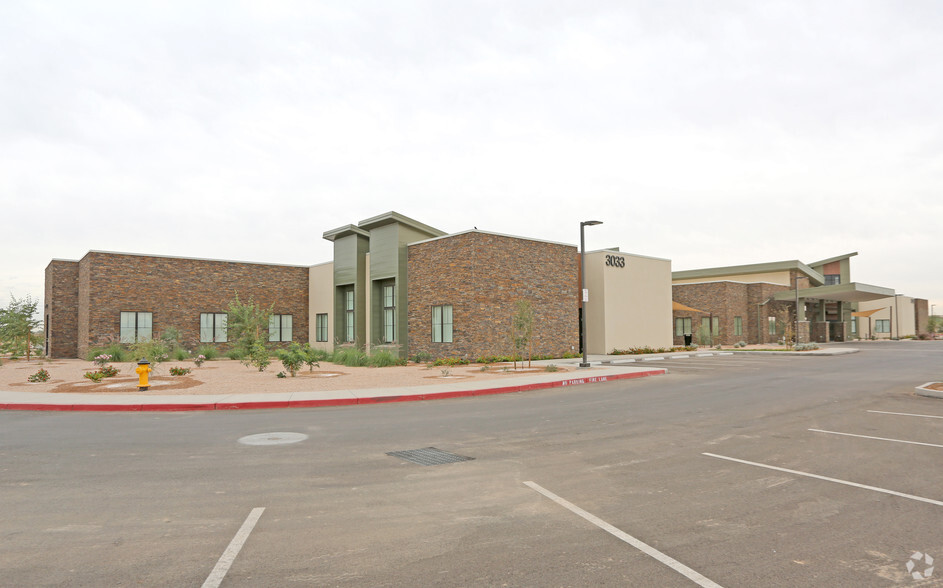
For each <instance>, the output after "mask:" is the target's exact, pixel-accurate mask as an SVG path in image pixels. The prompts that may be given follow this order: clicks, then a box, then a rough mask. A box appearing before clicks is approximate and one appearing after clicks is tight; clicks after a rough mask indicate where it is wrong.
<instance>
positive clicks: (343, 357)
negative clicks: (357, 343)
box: [332, 347, 367, 367]
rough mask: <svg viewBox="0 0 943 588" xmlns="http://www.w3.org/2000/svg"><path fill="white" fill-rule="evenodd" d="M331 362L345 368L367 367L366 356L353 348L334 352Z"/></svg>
mask: <svg viewBox="0 0 943 588" xmlns="http://www.w3.org/2000/svg"><path fill="white" fill-rule="evenodd" d="M332 361H333V362H334V363H336V364H339V365H343V366H347V367H363V366H365V365H367V354H366V353H364V352H363V351H361V350H359V349H357V348H355V347H344V348H341V349H338V350H337V351H335V352H334V358H333V359H332Z"/></svg>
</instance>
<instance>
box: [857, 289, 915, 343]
mask: <svg viewBox="0 0 943 588" xmlns="http://www.w3.org/2000/svg"><path fill="white" fill-rule="evenodd" d="M894 298H895V297H894V296H889V297H887V298H879V299H877V300H869V301H867V302H859V303H858V310H859V311H867V310H874V309H880V310H878V311H877V312H876V313H874V314H872V315H871V321H870V329H872V330H873V331H874V332H873V333H872V332H871V331H869V330H868V329H869V322H868V318H867V317H858V333H857V337H860V338H862V339H867V338H869V337H870V336H871V335H872V334H873V336H874V338H876V339H893V338H897V337H911V336H914V335H916V334H917V329H916V319H917V316H916V307H915V299H914V298H911V297H910V296H897V297H896V298H897V301H896V306H895V301H894ZM898 313H899V314H898ZM878 319H889V320H890V321H891V322H890V330H891V332H890V333H878V332H876V330H877V329H876V324H875V322H874V321H876V320H878Z"/></svg>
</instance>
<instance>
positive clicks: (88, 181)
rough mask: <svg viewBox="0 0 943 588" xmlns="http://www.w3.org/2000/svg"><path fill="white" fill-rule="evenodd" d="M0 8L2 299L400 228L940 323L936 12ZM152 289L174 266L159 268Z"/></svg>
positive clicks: (322, 255)
mask: <svg viewBox="0 0 943 588" xmlns="http://www.w3.org/2000/svg"><path fill="white" fill-rule="evenodd" d="M2 13H3V15H2V18H0V80H2V83H0V215H2V218H3V228H2V238H0V246H2V251H3V254H2V262H0V306H5V305H6V304H7V303H8V301H9V294H11V293H12V294H14V295H15V296H17V297H21V296H25V295H27V294H29V295H32V296H33V297H34V298H37V299H41V298H42V294H43V279H44V269H45V267H46V265H47V264H48V263H49V261H50V259H53V258H60V259H63V258H64V259H79V258H81V257H82V256H83V255H84V254H85V253H86V252H87V251H88V250H92V249H95V250H107V251H124V252H134V253H149V254H162V255H178V256H188V257H205V258H216V259H234V260H244V261H262V262H276V263H288V264H303V265H312V264H316V263H321V262H324V261H329V260H330V259H331V257H332V247H331V244H330V243H329V242H328V241H325V240H324V239H323V238H322V237H321V234H322V233H323V232H324V231H325V230H327V229H332V228H335V227H338V226H341V225H345V224H349V223H356V222H358V221H360V220H363V219H365V218H369V217H372V216H375V215H377V214H380V213H383V212H386V211H389V210H395V211H397V212H400V213H402V214H405V215H407V216H409V217H412V218H414V219H416V220H419V221H421V222H424V223H426V224H429V225H432V226H434V227H436V228H439V229H441V230H444V231H447V232H456V231H461V230H466V229H470V228H472V227H473V226H477V227H478V228H479V229H482V230H488V231H494V232H500V233H507V234H513V235H521V236H527V237H536V238H542V239H547V240H551V241H560V242H565V243H572V244H576V245H578V244H579V221H580V220H588V219H598V220H601V221H603V222H604V224H603V225H601V226H596V227H591V228H588V229H587V248H589V249H599V248H603V247H609V246H619V247H620V248H621V249H622V250H623V251H628V252H632V253H639V254H644V255H651V256H656V257H662V258H668V259H671V260H672V268H673V269H675V270H684V269H696V268H701V267H711V266H720V265H738V264H746V263H759V262H767V261H781V260H789V259H800V260H802V261H804V262H807V263H808V262H812V261H817V260H819V259H824V258H828V257H832V256H835V255H840V254H843V253H848V252H852V251H857V252H859V255H858V257H856V258H854V259H853V265H852V279H853V280H855V281H859V282H864V283H868V284H874V285H878V286H885V287H890V288H894V289H896V290H897V292H898V293H902V294H906V295H910V296H917V297H921V298H928V299H930V302H931V303H933V304H935V305H937V312H938V313H940V312H943V261H941V257H943V256H941V249H940V236H941V233H943V229H941V227H943V194H941V186H943V3H941V2H938V1H936V0H926V1H918V0H909V1H907V2H900V1H888V2H880V1H868V0H849V1H821V0H816V1H810V2H801V1H795V0H791V1H787V2H775V1H766V0H764V1H763V2H755V1H752V0H750V1H729V2H723V1H712V2H699V1H695V0H689V1H686V2H676V1H671V0H652V1H647V0H646V1H636V2H632V1H627V0H614V1H598V2H592V1H588V0H577V1H572V2H564V1H558V0H533V1H517V2H516V1H513V0H502V1H493V2H491V1H479V2H470V1H465V2H462V1H458V0H455V1H452V0H448V1H446V0H437V1H429V2H412V1H408V0H397V1H395V2H393V1H389V0H382V1H376V2H358V1H351V0H345V1H343V2H342V1H339V0H338V1H334V2H322V1H311V0H305V1H299V2H272V1H268V2H264V3H263V2H234V1H226V2H222V1H220V2H193V1H187V2H173V1H166V0H164V1H161V2H154V3H144V2H117V1H115V2H93V1H88V0H83V1H81V2H76V1H74V0H67V1H50V2H39V1H27V2H20V1H17V0H6V1H5V2H4V3H3V10H2ZM170 277H172V276H168V278H170Z"/></svg>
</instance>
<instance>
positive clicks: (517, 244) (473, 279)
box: [407, 232, 579, 361]
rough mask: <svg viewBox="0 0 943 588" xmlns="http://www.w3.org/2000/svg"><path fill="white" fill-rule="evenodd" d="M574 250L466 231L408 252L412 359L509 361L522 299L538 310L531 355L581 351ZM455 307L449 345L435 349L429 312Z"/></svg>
mask: <svg viewBox="0 0 943 588" xmlns="http://www.w3.org/2000/svg"><path fill="white" fill-rule="evenodd" d="M578 269H579V254H578V252H577V249H576V247H573V246H570V245H560V244H556V243H547V242H543V241H534V240H530V239H522V238H518V237H510V236H504V235H494V234H490V233H482V232H468V233H460V234H457V235H450V236H448V237H442V238H439V239H434V240H431V241H425V242H420V243H416V244H413V245H410V246H409V247H408V252H407V276H408V278H407V279H408V316H409V349H408V351H407V353H408V355H409V356H413V355H416V354H417V353H427V354H429V355H431V356H432V357H434V358H440V357H464V358H467V359H469V360H471V361H474V360H475V359H477V358H478V357H480V356H488V355H511V354H512V353H513V350H512V346H511V344H510V343H509V342H508V335H509V333H510V328H511V317H512V316H513V315H514V313H515V304H516V301H517V300H522V299H523V300H530V301H531V304H532V306H533V309H534V334H533V339H532V341H533V346H532V353H533V355H550V356H556V357H560V356H562V355H563V354H564V353H567V352H570V351H572V349H578V347H579V315H578V311H577V308H578V305H577V301H578V292H579V274H578ZM440 304H451V305H452V313H453V317H452V320H453V338H452V343H433V342H432V307H433V306H435V305H440Z"/></svg>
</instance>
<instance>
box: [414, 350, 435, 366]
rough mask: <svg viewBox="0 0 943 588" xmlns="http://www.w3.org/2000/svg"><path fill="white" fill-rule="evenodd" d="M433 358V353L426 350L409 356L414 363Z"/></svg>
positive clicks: (424, 361)
mask: <svg viewBox="0 0 943 588" xmlns="http://www.w3.org/2000/svg"><path fill="white" fill-rule="evenodd" d="M431 359H432V355H430V354H428V353H426V352H425V351H420V352H419V353H417V354H415V355H413V356H412V357H410V358H409V360H410V361H412V362H413V363H426V362H427V361H429V360H431Z"/></svg>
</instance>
